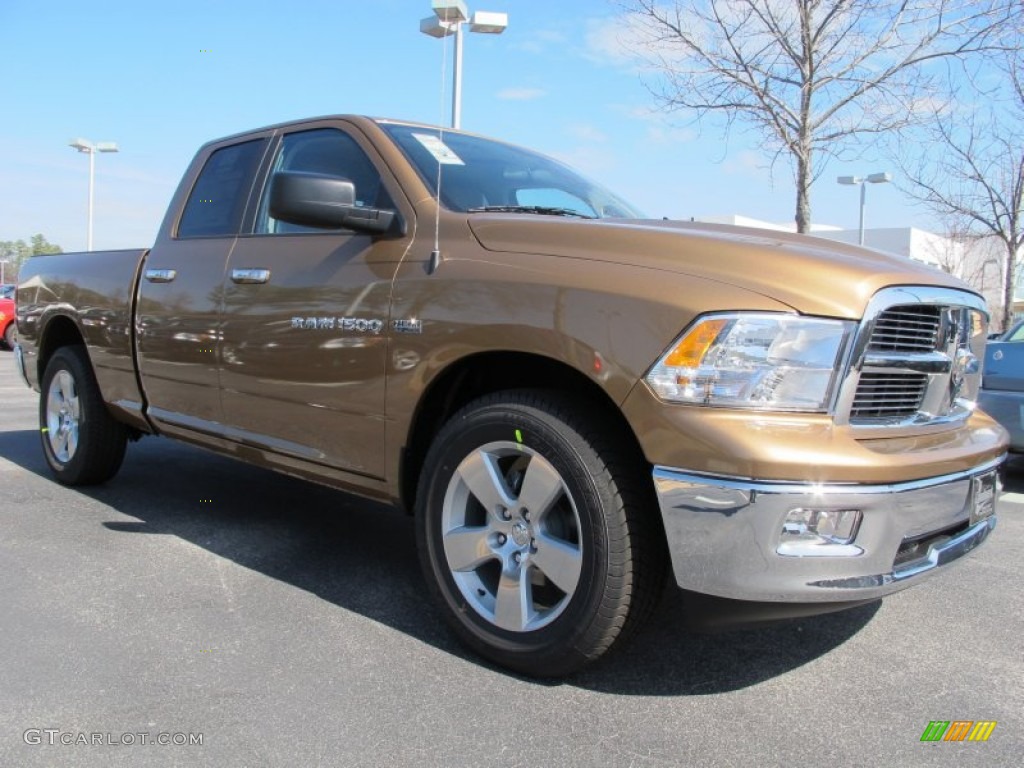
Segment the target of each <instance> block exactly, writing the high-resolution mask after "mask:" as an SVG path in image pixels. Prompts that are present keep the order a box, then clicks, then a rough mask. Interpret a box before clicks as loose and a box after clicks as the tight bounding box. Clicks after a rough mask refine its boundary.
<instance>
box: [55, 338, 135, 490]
mask: <svg viewBox="0 0 1024 768" xmlns="http://www.w3.org/2000/svg"><path fill="white" fill-rule="evenodd" d="M39 427H40V431H39V434H40V437H41V438H42V443H43V454H44V455H45V456H46V463H47V464H49V465H50V470H51V471H52V472H53V475H54V477H55V478H56V479H57V481H58V482H60V483H63V484H64V485H94V484H96V483H102V482H105V481H107V480H109V479H110V478H112V477H113V476H114V475H116V474H117V470H119V469H120V468H121V462H122V461H123V460H124V452H125V446H126V445H127V442H128V430H127V428H126V427H125V426H124V425H123V424H120V423H118V422H117V421H114V419H113V418H111V416H110V414H109V412H108V411H107V409H106V406H105V405H104V404H103V400H102V398H101V397H100V389H99V386H98V385H97V384H96V377H95V375H94V374H93V372H92V366H91V365H90V364H89V358H88V356H87V355H86V352H85V348H84V347H81V346H73V347H62V348H61V349H58V350H57V351H56V352H55V353H54V355H53V357H52V358H50V362H49V363H48V364H47V366H46V372H45V373H44V374H43V382H42V394H41V395H40V398H39Z"/></svg>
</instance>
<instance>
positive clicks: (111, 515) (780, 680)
mask: <svg viewBox="0 0 1024 768" xmlns="http://www.w3.org/2000/svg"><path fill="white" fill-rule="evenodd" d="M36 408H37V405H36V395H35V394H34V393H32V392H30V391H29V390H28V389H26V388H25V387H23V386H22V384H21V382H20V380H18V379H17V377H16V375H15V373H14V370H13V364H12V361H11V353H10V352H0V585H2V589H0V609H2V610H0V617H2V618H0V621H2V624H0V765H2V766H19V767H21V766H54V765H61V766H177V765H180V766H200V765H208V766H320V765H323V766H330V765H341V766H350V765H351V766H379V765H390V766H405V765H416V766H446V767H447V766H575V765H579V766H662V765H666V766H667V765H689V766H693V765H722V766H752V765H757V766H763V765H787V766H818V765H829V766H854V765H856V766H883V765H885V766H891V765H898V766H939V765H957V766H960V765H967V766H971V765H977V766H1001V765H1007V766H1009V765H1020V755H1021V752H1022V750H1024V653H1022V650H1021V649H1022V645H1024V599H1022V594H1024V569H1022V568H1021V560H1020V552H1021V551H1024V461H1019V460H1018V461H1016V462H1014V464H1013V465H1011V471H1010V474H1009V476H1008V481H1009V482H1008V490H1009V491H1010V493H1008V494H1006V495H1005V496H1004V497H1003V499H1002V501H1001V502H1000V505H999V516H1000V520H999V524H998V527H997V528H996V531H995V533H994V534H993V536H992V538H991V539H990V540H989V542H988V543H987V544H986V545H985V546H984V547H983V548H982V549H981V550H979V551H978V552H977V553H975V554H974V556H972V557H970V558H968V559H967V560H966V561H964V562H962V563H961V564H959V566H958V567H957V568H955V569H953V570H951V571H949V572H948V573H944V574H941V575H939V576H937V577H935V578H933V579H931V580H930V581H928V582H927V583H925V584H922V585H920V586H918V587H916V588H914V589H911V590H908V591H905V592H902V593H900V594H897V595H894V596H893V597H890V598H888V599H887V600H885V601H882V602H880V603H874V604H871V605H868V606H864V607H861V608H858V609H855V610H852V611H847V612H844V613H840V614H833V615H831V616H824V617H817V618H814V619H805V620H800V621H790V622H785V623H781V624H777V625H773V626H770V627H763V628H759V629H755V630H744V631H735V632H730V633H724V634H716V635H699V634H692V633H689V632H687V630H686V626H685V621H684V619H683V616H682V613H683V611H682V607H683V606H682V605H681V601H680V599H679V598H678V596H677V595H676V594H674V593H673V594H669V595H668V596H667V597H666V599H665V600H664V602H663V604H662V606H661V610H660V612H659V615H658V617H657V619H656V620H655V621H654V622H653V623H652V625H651V626H650V627H649V628H648V629H647V630H646V631H645V632H643V633H642V634H641V635H640V636H638V637H637V638H636V640H635V641H634V642H633V643H632V644H631V645H630V646H629V647H628V648H626V649H625V650H624V651H623V652H621V653H619V654H617V655H614V656H612V657H610V658H609V659H608V660H607V661H605V662H604V663H602V664H600V665H598V666H596V667H593V668H591V669H589V670H587V671H585V672H584V673H583V674H581V675H578V676H577V677H575V678H572V679H570V680H568V681H565V682H561V683H555V684H553V683H539V682H535V681H532V680H528V679H524V678H520V677H516V676H513V675H510V674H508V673H505V672H503V671H502V670H500V669H496V668H493V667H491V666H489V665H487V664H486V663H483V662H481V661H480V660H479V659H477V658H475V657H473V656H472V655H470V654H468V653H467V652H466V651H464V650H463V649H462V648H461V646H459V645H458V644H456V643H455V641H454V640H453V638H452V636H451V635H450V634H449V633H448V631H447V630H446V628H445V627H444V625H443V624H442V622H441V620H440V619H439V617H438V616H437V615H435V613H434V612H433V611H432V610H431V606H430V604H429V603H428V602H427V599H426V598H427V595H426V590H425V589H424V588H423V586H422V585H421V583H420V574H419V570H418V566H417V563H416V557H415V551H414V545H413V528H412V523H411V520H410V519H408V518H406V517H404V516H402V515H400V514H398V513H396V512H394V511H392V510H389V509H387V508H382V507H379V506H375V505H372V504H368V503H366V502H363V501H360V500H358V499H354V498H352V497H349V496H346V495H343V494H340V493H336V492H333V491H330V490H328V489H324V488H320V487H317V486H313V485H308V484H305V483H302V482H300V481H298V480H293V479H290V478H285V477H281V476H278V475H275V474H272V473H268V472H264V471H262V470H257V469H255V468H251V467H248V466H246V465H243V464H239V463H235V462H233V461H231V460H228V459H223V458H220V457H217V456H213V455H211V454H208V453H205V452H202V451H199V450H196V449H192V448H188V447H184V446H180V445H176V444H174V443H172V442H170V441H167V440H160V439H153V438H147V439H145V440H143V441H141V442H139V443H137V444H134V445H132V446H130V448H129V453H128V457H127V459H126V461H125V465H124V468H123V469H122V471H121V474H120V475H119V476H118V477H117V478H116V479H115V480H114V481H113V482H111V483H109V484H107V485H105V486H102V487H99V488H95V489H90V490H86V491H80V490H72V489H67V488H63V487H61V486H59V485H57V484H55V483H54V482H52V481H51V480H50V479H49V476H48V473H47V471H46V468H45V465H44V462H43V458H42V454H41V452H40V449H39V445H38V433H37V430H36ZM933 720H973V721H979V720H987V721H996V723H997V725H996V727H995V729H994V730H993V731H992V734H991V736H990V738H989V740H988V741H987V742H983V743H977V742H963V743H953V742H938V743H927V742H921V741H920V738H921V735H922V733H923V732H924V730H925V728H926V726H927V725H928V723H929V722H930V721H933ZM83 736H84V739H83ZM197 736H198V737H199V738H200V739H201V741H202V743H201V744H196V743H188V742H189V741H196V740H197ZM97 737H98V738H97ZM158 739H162V740H165V741H169V742H171V743H168V744H154V743H152V742H154V741H156V740H158ZM129 740H130V741H132V742H133V743H124V742H126V741H129ZM68 741H70V742H71V743H62V742H68ZM83 741H85V742H86V743H82V742H83ZM143 741H145V742H146V743H143ZM182 741H184V742H185V743H181V742H182ZM94 742H98V743H94ZM111 742H115V743H111Z"/></svg>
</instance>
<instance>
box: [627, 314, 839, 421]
mask: <svg viewBox="0 0 1024 768" xmlns="http://www.w3.org/2000/svg"><path fill="white" fill-rule="evenodd" d="M855 328H856V324H855V323H853V322H850V321H843V320H829V319H825V318H815V317H798V316H796V315H783V314H761V313H752V312H735V313H730V314H715V315H705V316H704V317H703V318H701V319H700V320H698V321H697V322H696V323H694V324H693V325H692V326H690V328H689V329H688V330H687V331H686V332H685V333H684V334H683V335H682V336H681V337H680V338H679V339H678V340H677V341H676V342H675V343H674V344H673V345H672V346H671V347H669V349H668V351H667V352H665V354H664V355H662V357H661V359H660V360H658V362H657V363H655V364H654V366H653V367H652V368H651V370H650V371H649V372H648V374H647V377H646V381H647V383H648V385H650V387H651V389H653V390H654V392H655V393H656V394H657V395H658V397H660V398H661V399H662V400H666V401H669V402H674V403H695V404H699V405H717V406H726V407H733V408H736V407H739V408H762V409H765V410H782V411H826V410H828V407H829V402H830V399H831V395H832V389H833V387H834V386H835V381H836V378H837V376H836V374H837V371H838V369H839V363H840V361H841V359H842V355H843V352H844V350H845V349H846V345H847V341H848V340H849V338H850V337H851V336H852V334H853V331H854V329H855Z"/></svg>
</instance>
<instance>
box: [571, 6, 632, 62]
mask: <svg viewBox="0 0 1024 768" xmlns="http://www.w3.org/2000/svg"><path fill="white" fill-rule="evenodd" d="M643 47H644V34H643V30H642V29H641V27H640V25H639V24H638V23H637V20H636V19H635V18H633V17H630V16H608V17H604V18H599V19H589V20H588V21H587V25H586V51H585V54H584V55H585V56H586V57H587V58H588V59H590V60H591V61H595V62H598V63H601V64H612V65H615V66H619V67H626V68H628V69H637V68H638V66H637V65H638V63H639V58H640V52H641V51H642V49H643Z"/></svg>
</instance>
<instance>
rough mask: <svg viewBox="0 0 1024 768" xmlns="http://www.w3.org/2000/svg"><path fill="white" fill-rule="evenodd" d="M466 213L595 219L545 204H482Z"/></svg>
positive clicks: (569, 209) (584, 214)
mask: <svg viewBox="0 0 1024 768" xmlns="http://www.w3.org/2000/svg"><path fill="white" fill-rule="evenodd" d="M466 213H536V214H540V215H541V216H577V217H579V218H581V219H596V218H597V217H596V216H590V215H588V214H586V213H580V212H579V211H574V210H573V209H572V208H555V207H553V206H547V205H482V206H480V207H479V208H469V209H468V210H467V211H466Z"/></svg>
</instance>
